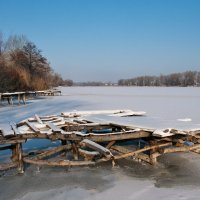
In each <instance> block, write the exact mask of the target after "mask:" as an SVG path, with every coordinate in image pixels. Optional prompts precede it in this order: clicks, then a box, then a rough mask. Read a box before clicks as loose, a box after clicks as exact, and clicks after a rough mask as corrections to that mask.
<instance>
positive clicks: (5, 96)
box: [0, 90, 61, 105]
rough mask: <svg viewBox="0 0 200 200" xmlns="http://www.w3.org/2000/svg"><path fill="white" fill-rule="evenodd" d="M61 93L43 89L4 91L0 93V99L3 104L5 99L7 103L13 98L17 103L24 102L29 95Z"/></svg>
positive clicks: (11, 101) (11, 103)
mask: <svg viewBox="0 0 200 200" xmlns="http://www.w3.org/2000/svg"><path fill="white" fill-rule="evenodd" d="M55 95H61V91H60V90H43V91H26V92H6V93H0V101H1V104H2V105H3V104H4V102H5V101H7V102H8V104H9V105H13V104H14V99H16V100H17V101H18V104H19V105H20V104H21V103H22V104H26V100H27V99H28V98H30V97H35V96H55Z"/></svg>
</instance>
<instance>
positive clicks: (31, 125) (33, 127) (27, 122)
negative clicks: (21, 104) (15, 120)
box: [25, 120, 40, 133]
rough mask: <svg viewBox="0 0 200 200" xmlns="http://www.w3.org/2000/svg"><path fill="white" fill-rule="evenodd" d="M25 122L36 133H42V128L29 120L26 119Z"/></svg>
mask: <svg viewBox="0 0 200 200" xmlns="http://www.w3.org/2000/svg"><path fill="white" fill-rule="evenodd" d="M25 123H26V124H27V126H28V127H29V128H30V129H31V130H33V131H34V132H35V133H40V130H39V129H37V128H36V127H35V126H34V125H33V124H31V123H30V122H29V121H28V120H26V121H25Z"/></svg>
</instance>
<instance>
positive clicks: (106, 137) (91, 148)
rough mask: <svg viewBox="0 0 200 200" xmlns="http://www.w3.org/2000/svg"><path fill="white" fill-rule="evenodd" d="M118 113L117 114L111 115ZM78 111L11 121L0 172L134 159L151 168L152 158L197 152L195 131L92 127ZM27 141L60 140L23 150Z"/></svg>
mask: <svg viewBox="0 0 200 200" xmlns="http://www.w3.org/2000/svg"><path fill="white" fill-rule="evenodd" d="M114 114H116V115H117V114H119V113H114ZM80 117H81V116H80V113H79V114H78V113H61V114H60V115H52V116H38V115H35V116H33V117H32V118H28V119H26V120H23V121H21V122H19V123H17V124H14V123H11V124H10V127H11V130H12V131H10V132H9V133H8V132H4V131H3V130H0V150H2V151H3V150H6V149H10V150H11V152H12V155H11V158H10V160H11V162H10V163H2V164H1V165H0V170H8V169H11V168H17V170H18V172H19V173H23V172H24V170H25V169H26V167H27V166H28V165H30V164H33V165H39V166H42V165H44V166H54V167H56V166H63V167H66V166H68V167H69V166H70V167H71V166H86V165H96V164H99V163H103V162H111V163H112V165H115V164H116V163H117V161H118V160H119V159H132V158H134V159H138V160H140V161H144V162H146V163H149V164H155V163H156V162H157V158H158V157H159V156H161V155H163V154H166V153H173V152H185V151H186V152H188V151H192V152H196V153H199V152H200V129H199V130H191V131H182V130H177V129H166V130H156V129H146V128H140V127H134V126H129V125H120V124H116V123H95V122H93V121H89V120H87V119H82V118H80ZM30 139H49V140H51V141H60V145H59V146H57V147H55V148H51V149H48V150H47V149H44V150H36V151H35V150H34V151H31V150H30V151H29V152H26V153H25V152H24V150H23V148H22V144H23V143H25V142H27V143H28V142H29V141H30Z"/></svg>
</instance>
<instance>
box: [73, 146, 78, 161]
mask: <svg viewBox="0 0 200 200" xmlns="http://www.w3.org/2000/svg"><path fill="white" fill-rule="evenodd" d="M72 152H73V156H74V160H78V148H77V145H76V144H75V143H74V142H72Z"/></svg>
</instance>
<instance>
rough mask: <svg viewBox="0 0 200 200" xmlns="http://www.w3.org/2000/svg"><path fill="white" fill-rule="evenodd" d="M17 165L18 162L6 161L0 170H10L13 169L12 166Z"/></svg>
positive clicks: (0, 166)
mask: <svg viewBox="0 0 200 200" xmlns="http://www.w3.org/2000/svg"><path fill="white" fill-rule="evenodd" d="M16 166H17V164H16V163H13V162H11V163H5V164H1V165H0V171H6V170H9V169H12V168H15V167H16Z"/></svg>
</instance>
